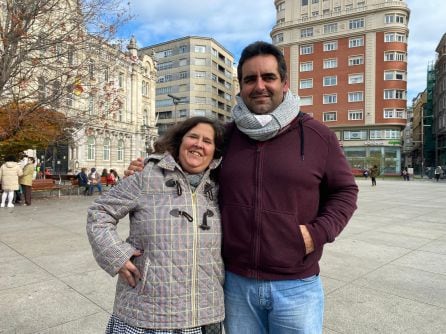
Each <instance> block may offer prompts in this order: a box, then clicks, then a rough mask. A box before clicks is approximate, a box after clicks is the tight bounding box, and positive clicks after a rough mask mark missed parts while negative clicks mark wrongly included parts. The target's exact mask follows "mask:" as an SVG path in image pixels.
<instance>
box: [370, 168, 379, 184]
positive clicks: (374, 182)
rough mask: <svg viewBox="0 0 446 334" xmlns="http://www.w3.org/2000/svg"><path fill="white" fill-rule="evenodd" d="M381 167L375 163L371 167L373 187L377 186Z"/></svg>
mask: <svg viewBox="0 0 446 334" xmlns="http://www.w3.org/2000/svg"><path fill="white" fill-rule="evenodd" d="M379 174H380V173H379V168H378V166H377V165H373V167H372V168H371V169H370V178H371V179H372V187H374V186H376V178H377V177H378V176H379Z"/></svg>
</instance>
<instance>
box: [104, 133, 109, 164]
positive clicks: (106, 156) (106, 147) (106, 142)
mask: <svg viewBox="0 0 446 334" xmlns="http://www.w3.org/2000/svg"><path fill="white" fill-rule="evenodd" d="M104 160H106V161H109V160H110V138H105V139H104Z"/></svg>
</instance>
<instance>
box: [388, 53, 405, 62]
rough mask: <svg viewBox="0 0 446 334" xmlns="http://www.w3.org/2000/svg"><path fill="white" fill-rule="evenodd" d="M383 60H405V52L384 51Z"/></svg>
mask: <svg viewBox="0 0 446 334" xmlns="http://www.w3.org/2000/svg"><path fill="white" fill-rule="evenodd" d="M384 61H406V53H405V52H399V51H387V52H384Z"/></svg>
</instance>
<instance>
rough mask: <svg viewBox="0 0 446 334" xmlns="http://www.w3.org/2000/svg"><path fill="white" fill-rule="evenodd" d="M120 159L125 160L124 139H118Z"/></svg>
mask: <svg viewBox="0 0 446 334" xmlns="http://www.w3.org/2000/svg"><path fill="white" fill-rule="evenodd" d="M118 161H124V140H122V139H120V140H119V141H118Z"/></svg>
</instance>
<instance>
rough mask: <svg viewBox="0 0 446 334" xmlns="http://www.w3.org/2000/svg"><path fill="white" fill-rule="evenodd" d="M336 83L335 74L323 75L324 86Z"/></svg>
mask: <svg viewBox="0 0 446 334" xmlns="http://www.w3.org/2000/svg"><path fill="white" fill-rule="evenodd" d="M337 84H338V78H337V76H336V75H332V76H327V77H324V86H336V85H337Z"/></svg>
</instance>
